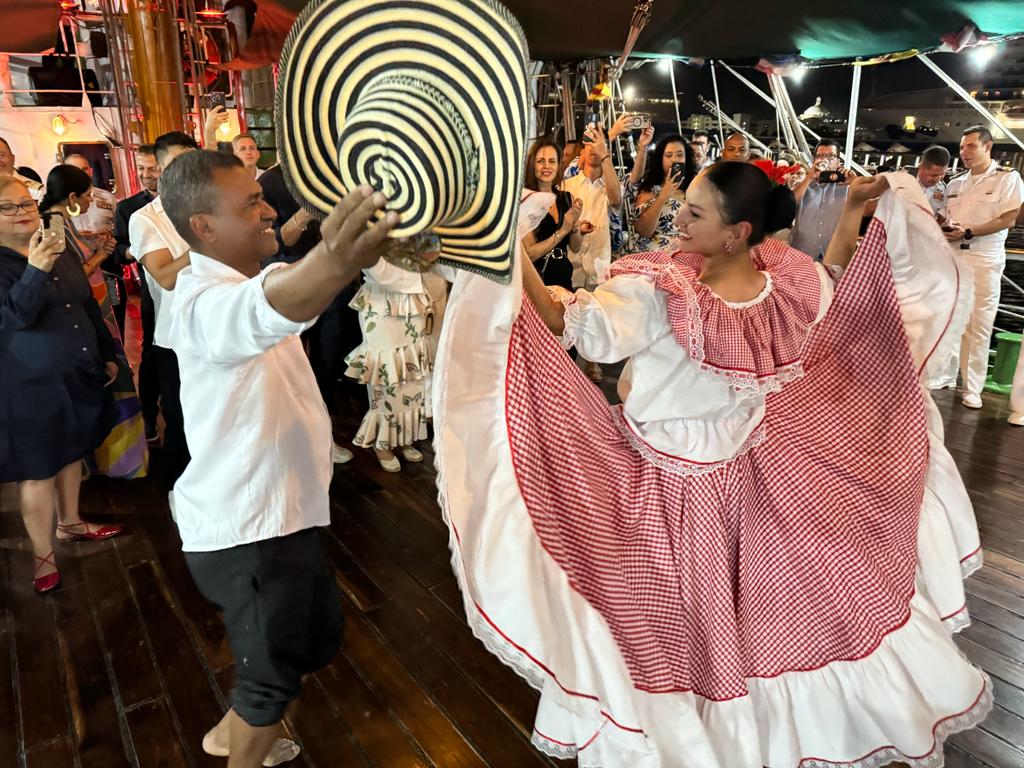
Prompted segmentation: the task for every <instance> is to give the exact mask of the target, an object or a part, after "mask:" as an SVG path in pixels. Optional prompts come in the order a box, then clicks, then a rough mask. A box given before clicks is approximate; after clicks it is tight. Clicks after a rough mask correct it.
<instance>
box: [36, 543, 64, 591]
mask: <svg viewBox="0 0 1024 768" xmlns="http://www.w3.org/2000/svg"><path fill="white" fill-rule="evenodd" d="M33 557H35V555H33ZM44 565H52V566H53V567H54V568H56V567H57V563H56V562H54V560H53V552H51V553H50V554H48V555H47V556H46V557H36V569H35V570H34V571H33V572H32V586H33V587H35V588H36V592H38V593H39V594H43V593H44V592H49V591H50V590H51V589H56V588H57V587H59V586H60V571H54V572H53V573H48V574H46V575H45V576H39V577H37V576H36V574H37V573H39V569H40V568H42V567H43V566H44Z"/></svg>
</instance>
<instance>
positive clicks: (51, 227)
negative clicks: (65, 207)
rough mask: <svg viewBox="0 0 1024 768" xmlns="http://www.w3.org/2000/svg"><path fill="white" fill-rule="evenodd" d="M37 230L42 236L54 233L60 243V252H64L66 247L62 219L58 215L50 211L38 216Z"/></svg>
mask: <svg viewBox="0 0 1024 768" xmlns="http://www.w3.org/2000/svg"><path fill="white" fill-rule="evenodd" d="M39 229H40V230H41V231H42V232H43V234H44V235H45V234H47V233H48V232H52V233H54V235H55V236H56V237H57V239H58V242H59V243H60V250H62V251H63V250H64V247H65V245H66V239H65V234H64V217H63V216H61V215H60V214H59V213H52V212H50V211H44V212H43V213H42V214H41V215H40V224H39Z"/></svg>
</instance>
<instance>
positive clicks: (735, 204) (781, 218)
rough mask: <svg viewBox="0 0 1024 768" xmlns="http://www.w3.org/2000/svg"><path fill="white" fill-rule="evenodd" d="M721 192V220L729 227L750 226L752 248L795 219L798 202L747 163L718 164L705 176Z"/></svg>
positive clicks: (789, 193) (785, 189)
mask: <svg viewBox="0 0 1024 768" xmlns="http://www.w3.org/2000/svg"><path fill="white" fill-rule="evenodd" d="M705 173H706V175H707V179H708V181H710V182H711V183H712V184H714V185H715V187H716V188H717V189H718V191H719V193H720V195H721V196H720V200H721V212H722V219H723V220H724V221H725V222H726V223H727V224H738V223H739V222H741V221H747V222H750V239H749V241H748V242H749V244H750V245H751V246H755V245H757V244H758V243H760V242H761V241H762V240H764V238H765V235H769V234H771V233H772V232H777V231H778V230H780V229H785V228H786V227H789V226H790V225H792V223H793V218H794V217H795V216H796V198H795V197H793V193H792V192H791V191H790V190H789V189H787V188H786V187H781V186H780V187H773V186H772V183H771V181H769V180H768V176H767V175H766V174H765V173H764V171H762V170H761V169H760V168H758V167H757V166H755V165H750V164H748V163H728V162H718V163H715V164H714V165H713V166H711V167H710V168H709V169H708V170H707V171H706V172H705Z"/></svg>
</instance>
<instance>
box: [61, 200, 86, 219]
mask: <svg viewBox="0 0 1024 768" xmlns="http://www.w3.org/2000/svg"><path fill="white" fill-rule="evenodd" d="M65 210H66V211H67V212H68V216H70V217H71V218H73V219H74V218H76V217H78V216H81V215H82V206H80V205H79V204H78V203H75V208H74V210H72V209H71V208H65Z"/></svg>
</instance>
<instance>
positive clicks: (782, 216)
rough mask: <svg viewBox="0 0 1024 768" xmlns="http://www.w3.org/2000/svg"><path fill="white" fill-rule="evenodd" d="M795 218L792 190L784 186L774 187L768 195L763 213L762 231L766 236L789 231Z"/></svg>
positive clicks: (794, 199)
mask: <svg viewBox="0 0 1024 768" xmlns="http://www.w3.org/2000/svg"><path fill="white" fill-rule="evenodd" d="M795 218H796V196H795V195H794V194H793V190H791V189H790V188H789V187H787V186H784V185H781V184H780V185H779V186H777V187H774V188H773V189H772V191H771V192H769V193H768V199H767V201H766V202H765V211H764V231H765V233H766V234H771V233H772V232H778V231H779V230H780V229H789V228H790V227H791V226H793V219H795Z"/></svg>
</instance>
